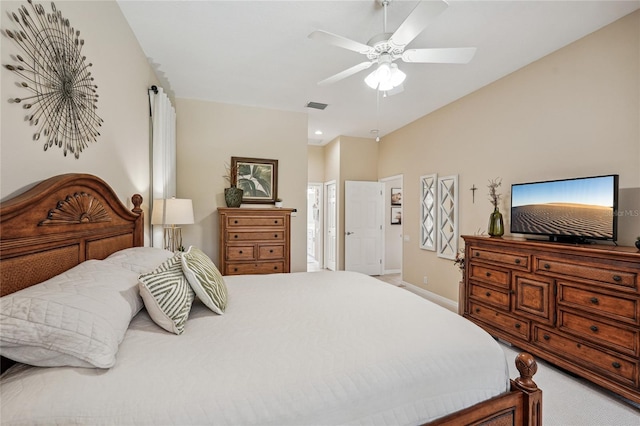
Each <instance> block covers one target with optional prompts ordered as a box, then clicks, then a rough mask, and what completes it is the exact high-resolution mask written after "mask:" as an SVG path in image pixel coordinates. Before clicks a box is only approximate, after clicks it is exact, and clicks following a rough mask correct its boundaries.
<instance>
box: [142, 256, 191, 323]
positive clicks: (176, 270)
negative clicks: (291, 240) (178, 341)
mask: <svg viewBox="0 0 640 426" xmlns="http://www.w3.org/2000/svg"><path fill="white" fill-rule="evenodd" d="M138 280H139V281H140V295H141V296H142V300H143V301H144V306H145V307H146V308H147V312H148V313H149V316H150V317H151V319H152V320H153V321H154V322H155V323H156V324H158V325H159V326H160V327H162V328H164V329H165V330H167V331H170V332H171V333H174V334H182V333H183V332H184V325H185V323H186V322H187V318H189V312H190V311H191V304H192V303H193V299H194V298H195V293H194V292H193V289H191V287H189V283H188V282H187V278H186V277H185V276H184V274H183V273H182V262H181V260H180V254H176V255H175V256H173V257H172V258H170V259H168V260H166V261H165V262H164V263H162V265H160V266H158V268H156V269H155V270H153V271H152V272H149V273H146V274H142V275H140V276H139V277H138Z"/></svg>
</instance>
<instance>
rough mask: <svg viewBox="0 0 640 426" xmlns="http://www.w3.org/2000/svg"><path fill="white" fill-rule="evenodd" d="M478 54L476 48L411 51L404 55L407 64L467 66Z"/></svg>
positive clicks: (405, 52) (403, 58) (406, 51)
mask: <svg viewBox="0 0 640 426" xmlns="http://www.w3.org/2000/svg"><path fill="white" fill-rule="evenodd" d="M475 54H476V48H475V47H451V48H441V49H409V50H405V51H404V52H403V53H402V60H403V61H405V62H422V63H432V64H466V63H469V61H471V59H472V58H473V55H475Z"/></svg>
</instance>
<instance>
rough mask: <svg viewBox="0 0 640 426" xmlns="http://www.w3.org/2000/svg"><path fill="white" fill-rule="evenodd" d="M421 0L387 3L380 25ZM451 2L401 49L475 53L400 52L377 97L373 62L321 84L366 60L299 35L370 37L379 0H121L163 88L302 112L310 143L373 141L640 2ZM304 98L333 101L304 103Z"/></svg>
mask: <svg viewBox="0 0 640 426" xmlns="http://www.w3.org/2000/svg"><path fill="white" fill-rule="evenodd" d="M426 1H430V0H426ZM417 3H418V2H417V1H416V0H412V1H409V0H406V1H405V0H393V1H392V2H391V5H390V6H389V8H388V19H387V23H388V24H387V25H388V28H387V29H388V31H390V32H393V31H395V29H396V28H397V27H398V26H399V25H400V23H401V22H402V21H404V19H405V18H406V17H407V16H408V15H409V14H410V13H411V11H412V10H413V8H414V7H415V6H416V4H417ZM448 3H449V7H448V8H447V10H445V11H444V13H442V14H441V15H440V16H439V17H438V18H437V19H436V20H435V22H434V23H433V24H432V25H430V26H429V27H427V29H426V30H424V31H423V32H422V33H421V34H420V35H419V36H418V37H417V38H416V39H415V40H414V41H413V42H412V43H410V44H409V45H408V48H429V47H477V49H478V50H477V53H476V55H475V57H474V58H473V60H472V61H471V62H470V63H469V64H466V65H450V64H446V65H443V64H409V63H404V62H401V61H399V62H398V66H399V67H400V69H402V70H403V71H404V72H405V73H406V74H407V79H406V81H405V83H404V91H403V92H402V93H399V94H396V95H394V96H389V97H387V98H380V99H379V105H378V106H377V104H378V102H377V101H378V100H377V99H376V91H375V90H372V89H370V88H368V87H367V86H366V85H365V83H364V81H363V80H364V77H365V76H366V75H367V73H368V72H370V71H368V72H367V71H362V72H360V73H358V74H355V75H353V76H351V77H348V78H346V79H344V80H341V81H339V82H337V83H335V84H333V85H330V86H325V87H320V86H318V85H317V82H318V81H320V80H323V79H325V78H327V77H329V76H331V75H333V74H335V73H338V72H340V71H342V70H344V69H346V68H349V67H351V66H353V65H356V64H358V63H360V62H362V61H364V60H366V58H365V57H364V56H362V55H360V54H358V53H355V52H352V51H348V50H344V49H341V48H338V47H335V46H330V45H327V44H323V43H321V42H319V41H317V40H311V39H309V38H308V37H307V36H308V35H309V34H310V33H311V32H312V31H314V30H319V29H320V30H325V31H328V32H331V33H334V34H338V35H341V36H344V37H347V38H350V39H353V40H356V41H359V42H361V43H366V42H367V41H368V40H369V39H370V38H371V37H373V36H374V35H376V34H378V33H381V32H382V26H383V12H382V6H381V5H380V3H379V2H378V1H376V0H357V1H308V0H297V1H237V0H236V1H217V0H216V1H211V0H210V1H185V0H182V1H139V0H119V4H120V8H121V9H122V12H123V13H124V16H125V18H126V19H127V20H128V22H129V24H130V25H131V28H132V29H133V31H134V33H135V35H136V37H137V38H138V41H139V42H140V45H141V46H142V49H143V50H144V53H145V54H146V56H147V57H148V58H149V61H150V62H151V63H152V64H153V66H154V68H155V69H156V72H157V74H158V76H159V77H160V79H161V80H162V84H163V86H164V88H165V90H167V91H169V92H170V93H171V92H172V93H173V94H174V95H175V96H176V97H179V98H192V99H202V100H209V101H215V102H222V103H229V104H239V105H247V106H256V107H263V108H273V109H279V110H286V111H297V112H302V113H307V112H308V114H309V129H308V133H309V135H308V138H309V143H310V144H324V143H327V142H329V141H330V140H332V139H333V138H335V137H336V136H339V135H346V136H357V137H365V138H375V136H376V135H375V134H374V133H372V132H371V130H373V129H379V132H380V136H381V137H383V136H384V135H385V134H387V133H389V132H392V131H393V130H396V129H398V128H400V127H402V126H404V125H406V124H408V123H410V122H412V121H414V120H416V119H418V118H419V117H422V116H424V115H426V114H428V113H430V112H432V111H434V110H436V109H438V108H440V107H442V106H444V105H446V104H448V103H450V102H452V101H454V100H456V99H458V98H460V97H462V96H464V95H466V94H468V93H470V92H473V91H475V90H477V89H479V88H481V87H483V86H485V85H487V84H489V83H491V82H493V81H495V80H497V79H499V78H501V77H503V76H505V75H507V74H509V73H511V72H513V71H515V70H517V69H519V68H521V67H523V66H525V65H527V64H529V63H531V62H533V61H535V60H537V59H539V58H541V57H543V56H545V55H547V54H549V53H551V52H553V51H555V50H557V49H559V48H561V47H563V46H566V45H567V44H569V43H571V42H573V41H575V40H577V39H579V38H581V37H583V36H585V35H587V34H589V33H591V32H593V31H595V30H597V29H599V28H601V27H603V26H605V25H607V24H609V23H611V22H613V21H615V20H616V19H618V18H621V17H622V16H624V15H627V14H629V13H631V12H632V11H634V10H636V9H638V8H640V0H623V1H614V0H590V1H575V0H566V1H557V0H556V1H541V0H536V1H483V0H474V1H460V0H449V1H448ZM310 101H313V102H321V103H326V104H329V106H328V107H327V108H326V109H325V110H324V111H319V110H314V109H310V108H306V104H307V103H308V102H310ZM316 130H321V131H322V132H323V135H322V136H317V135H315V134H314V132H315V131H316Z"/></svg>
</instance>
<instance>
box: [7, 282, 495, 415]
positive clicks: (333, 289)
mask: <svg viewBox="0 0 640 426" xmlns="http://www.w3.org/2000/svg"><path fill="white" fill-rule="evenodd" d="M225 280H226V282H227V286H228V290H229V306H228V308H227V312H226V313H225V314H224V315H222V316H219V315H216V314H214V313H213V312H211V311H210V310H208V309H206V308H205V307H204V306H203V305H202V304H200V303H196V304H195V305H194V307H193V310H192V312H191V315H190V317H189V321H188V322H187V325H186V329H185V332H184V334H182V335H179V336H178V335H174V334H170V333H167V332H165V331H164V330H162V329H161V328H159V327H158V326H157V325H155V324H154V323H153V322H152V321H151V320H150V318H149V317H148V315H147V314H146V311H144V310H143V311H142V312H140V313H139V314H138V315H137V316H136V317H135V318H134V320H133V321H132V323H131V325H130V327H129V330H128V331H127V334H126V336H125V339H124V341H123V342H122V344H121V345H120V348H119V352H118V355H117V362H116V365H115V366H114V367H112V368H111V369H108V370H103V369H87V368H71V367H63V368H36V367H26V366H16V367H14V368H12V369H11V370H9V371H8V372H7V373H6V374H4V375H3V377H2V381H1V392H2V393H1V403H2V413H1V420H2V422H1V423H2V424H3V425H13V424H30V425H31V424H65V425H66V424H149V425H168V424H174V425H187V424H215V425H254V424H255V425H309V424H318V425H319V424H380V425H416V424H420V423H424V422H427V421H430V420H432V419H435V418H438V417H441V416H443V415H445V414H447V413H450V412H453V411H457V410H460V409H462V408H464V407H468V406H471V405H473V404H475V403H477V402H479V401H482V400H485V399H488V398H490V397H492V396H495V395H498V394H500V393H503V392H505V391H506V390H507V387H508V372H507V365H506V361H505V358H504V354H503V352H502V350H501V349H500V348H499V346H498V345H497V343H496V342H495V341H494V340H493V339H492V338H491V337H490V336H489V335H488V334H487V333H485V332H484V331H482V330H481V329H480V328H478V327H477V326H475V325H473V324H472V323H471V322H469V321H467V320H465V319H463V318H461V317H459V316H457V315H455V314H453V313H451V312H449V311H447V310H445V309H444V308H441V307H439V306H437V305H435V304H433V303H431V302H429V301H426V300H424V299H422V298H421V297H419V296H416V295H415V294H412V293H410V292H408V291H405V290H402V289H398V288H396V287H393V286H391V285H388V284H385V283H382V282H380V281H378V280H376V279H373V278H371V277H367V276H363V275H360V274H355V273H350V272H313V273H294V274H277V275H260V276H257V275H256V276H231V277H225Z"/></svg>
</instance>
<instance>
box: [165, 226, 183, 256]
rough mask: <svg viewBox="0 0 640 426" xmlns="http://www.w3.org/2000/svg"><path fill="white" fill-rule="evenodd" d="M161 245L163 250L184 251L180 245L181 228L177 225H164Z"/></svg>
mask: <svg viewBox="0 0 640 426" xmlns="http://www.w3.org/2000/svg"><path fill="white" fill-rule="evenodd" d="M163 245H164V248H165V250H169V251H172V252H174V253H175V252H177V251H184V247H183V246H182V228H180V227H179V226H166V227H165V228H164V237H163Z"/></svg>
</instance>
